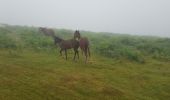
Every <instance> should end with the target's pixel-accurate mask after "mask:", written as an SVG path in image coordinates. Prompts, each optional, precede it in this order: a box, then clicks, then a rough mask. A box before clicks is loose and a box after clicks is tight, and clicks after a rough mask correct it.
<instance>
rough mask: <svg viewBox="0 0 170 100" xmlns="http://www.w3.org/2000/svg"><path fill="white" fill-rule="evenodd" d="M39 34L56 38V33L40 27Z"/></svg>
mask: <svg viewBox="0 0 170 100" xmlns="http://www.w3.org/2000/svg"><path fill="white" fill-rule="evenodd" d="M39 32H42V33H43V34H44V35H46V36H52V37H54V36H55V33H54V31H53V29H48V28H44V27H39Z"/></svg>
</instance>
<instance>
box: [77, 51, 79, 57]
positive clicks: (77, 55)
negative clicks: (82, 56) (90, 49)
mask: <svg viewBox="0 0 170 100" xmlns="http://www.w3.org/2000/svg"><path fill="white" fill-rule="evenodd" d="M77 57H78V59H79V51H78V49H77Z"/></svg>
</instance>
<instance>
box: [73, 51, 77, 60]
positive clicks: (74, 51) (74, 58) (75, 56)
mask: <svg viewBox="0 0 170 100" xmlns="http://www.w3.org/2000/svg"><path fill="white" fill-rule="evenodd" d="M75 58H76V49H75V48H74V58H73V60H74V61H75Z"/></svg>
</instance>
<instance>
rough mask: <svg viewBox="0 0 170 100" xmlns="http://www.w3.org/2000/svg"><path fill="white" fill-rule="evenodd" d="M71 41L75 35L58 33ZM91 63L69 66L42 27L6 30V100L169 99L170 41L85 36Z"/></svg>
mask: <svg viewBox="0 0 170 100" xmlns="http://www.w3.org/2000/svg"><path fill="white" fill-rule="evenodd" d="M55 32H56V35H57V36H60V37H62V38H64V39H68V38H71V37H72V36H73V31H71V30H65V29H55ZM81 33H82V35H83V36H86V37H88V38H89V40H90V43H91V45H90V47H91V52H92V53H91V54H92V56H91V58H90V59H89V61H88V63H87V64H85V63H84V57H83V56H82V55H81V53H80V59H79V60H77V61H76V62H74V61H73V60H72V57H73V51H72V50H70V51H69V54H68V56H69V57H68V61H66V60H65V59H64V57H61V56H59V49H58V48H57V47H56V46H55V45H54V44H53V40H52V39H51V37H46V36H44V35H42V34H40V33H39V32H38V30H37V28H36V27H23V26H9V25H7V26H5V27H0V100H169V99H170V39H169V38H159V37H145V36H129V35H119V34H109V33H107V34H105V33H93V32H87V31H81Z"/></svg>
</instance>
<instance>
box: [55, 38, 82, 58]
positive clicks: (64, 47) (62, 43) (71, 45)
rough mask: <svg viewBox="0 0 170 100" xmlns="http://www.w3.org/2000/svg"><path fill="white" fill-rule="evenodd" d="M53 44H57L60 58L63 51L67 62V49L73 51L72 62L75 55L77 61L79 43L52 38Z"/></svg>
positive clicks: (73, 40) (72, 40)
mask: <svg viewBox="0 0 170 100" xmlns="http://www.w3.org/2000/svg"><path fill="white" fill-rule="evenodd" d="M54 42H55V44H58V46H59V47H60V55H61V56H62V51H63V50H64V51H65V57H66V60H67V49H72V48H73V49H74V58H73V59H74V60H75V58H76V55H77V56H78V59H79V52H78V48H79V42H78V41H77V40H75V39H69V40H64V39H61V38H59V37H57V36H55V37H54Z"/></svg>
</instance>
